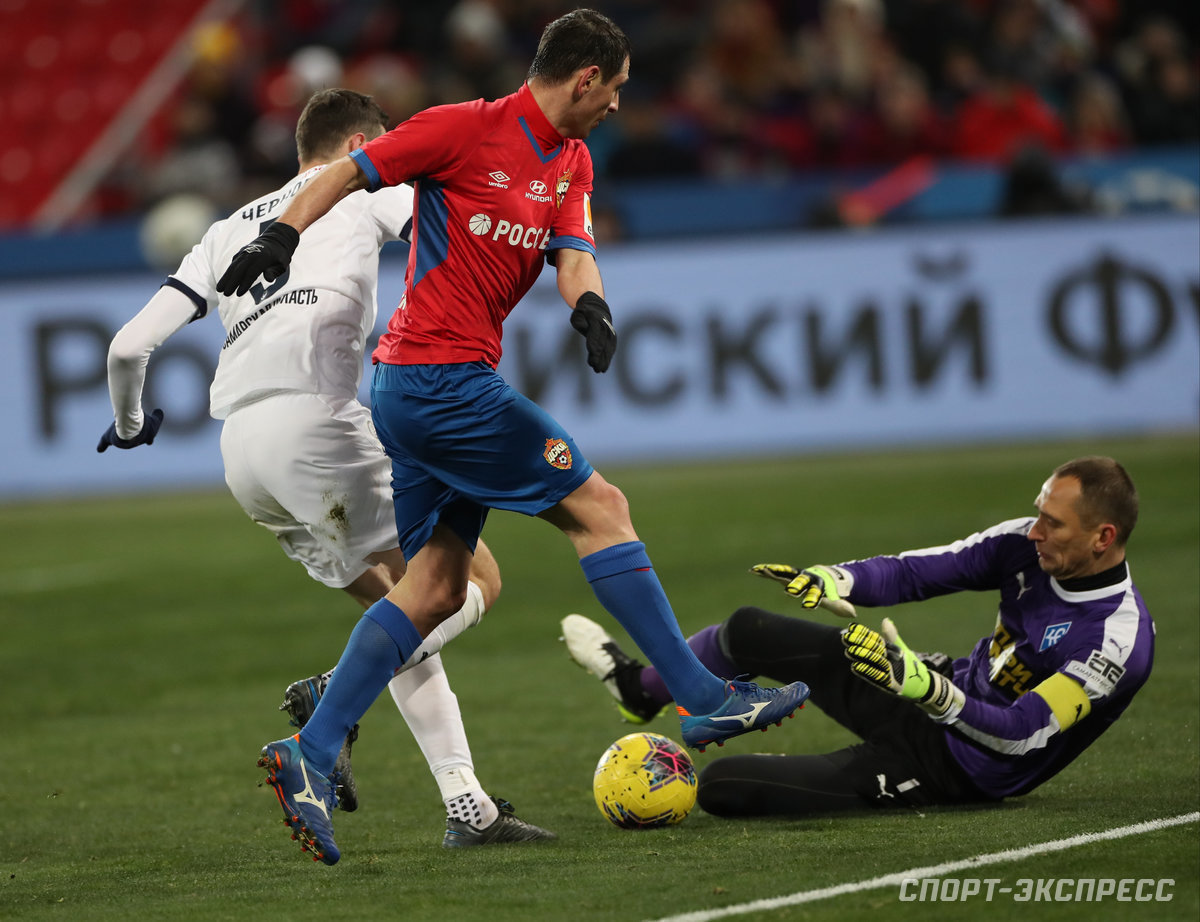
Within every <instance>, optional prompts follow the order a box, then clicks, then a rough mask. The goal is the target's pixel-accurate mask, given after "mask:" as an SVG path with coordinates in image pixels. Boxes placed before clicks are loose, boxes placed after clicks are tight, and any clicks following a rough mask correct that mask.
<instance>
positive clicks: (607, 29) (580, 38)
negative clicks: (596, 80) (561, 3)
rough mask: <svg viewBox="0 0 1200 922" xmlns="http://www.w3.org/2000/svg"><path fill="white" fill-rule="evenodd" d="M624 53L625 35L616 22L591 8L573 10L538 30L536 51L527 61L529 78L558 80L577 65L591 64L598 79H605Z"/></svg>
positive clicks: (622, 61)
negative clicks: (528, 63)
mask: <svg viewBox="0 0 1200 922" xmlns="http://www.w3.org/2000/svg"><path fill="white" fill-rule="evenodd" d="M628 57H629V39H628V38H626V37H625V33H624V32H622V31H621V28H620V26H618V25H617V24H616V23H615V22H613V21H612V20H611V19H609V18H608V17H607V16H605V15H604V14H603V13H597V12H596V11H595V10H586V9H585V10H574V11H573V12H570V13H567V14H565V15H563V16H560V17H558V19H556V20H554V22H552V23H550V25H548V26H546V28H545V29H544V30H543V31H542V38H541V40H540V41H539V42H538V49H537V54H535V55H534V57H533V63H532V64H531V65H529V79H531V80H532V79H534V78H535V77H536V78H539V79H542V80H545V81H547V82H548V83H555V84H557V83H562V82H563V81H564V80H567V79H568V78H570V76H571V74H573V73H575V71H577V70H579V69H580V68H581V67H588V66H590V65H592V64H595V65H596V66H597V67H599V68H600V79H601V81H602V82H604V83H608V81H609V80H611V79H612V78H613V77H615V76H616V75H617V74H619V73H620V72H621V68H622V67H623V66H624V64H625V59H626V58H628Z"/></svg>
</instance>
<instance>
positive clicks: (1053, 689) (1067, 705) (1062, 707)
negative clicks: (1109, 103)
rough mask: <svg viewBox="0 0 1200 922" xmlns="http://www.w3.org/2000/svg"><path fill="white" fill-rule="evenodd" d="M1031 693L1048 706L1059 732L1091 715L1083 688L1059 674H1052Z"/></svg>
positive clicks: (1089, 705) (1089, 703) (1090, 705)
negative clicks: (1056, 722)
mask: <svg viewBox="0 0 1200 922" xmlns="http://www.w3.org/2000/svg"><path fill="white" fill-rule="evenodd" d="M1033 692H1034V693H1035V694H1037V696H1038V697H1039V698H1041V699H1042V700H1043V701H1045V702H1046V704H1048V705H1049V706H1050V710H1051V711H1052V712H1053V713H1054V717H1055V719H1056V720H1057V721H1058V728H1059V729H1060V730H1066V729H1067V728H1069V727H1073V726H1074V725H1075V724H1077V723H1079V721H1081V720H1083V718H1085V717H1087V716H1088V714H1090V713H1091V710H1092V702H1091V701H1090V700H1089V699H1088V696H1087V692H1086V691H1085V690H1084V688H1083V686H1082V685H1080V684H1079V683H1078V682H1076V681H1075V680H1074V679H1072V678H1070V677H1069V676H1066V675H1064V674H1063V673H1061V672H1056V673H1054V675H1052V676H1050V678H1048V679H1046V680H1045V681H1044V682H1042V684H1041V685H1038V686H1037V687H1036V688H1034V689H1033Z"/></svg>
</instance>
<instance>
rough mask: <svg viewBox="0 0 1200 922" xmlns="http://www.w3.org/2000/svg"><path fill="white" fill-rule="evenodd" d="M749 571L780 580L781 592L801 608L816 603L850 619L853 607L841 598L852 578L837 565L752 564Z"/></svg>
mask: <svg viewBox="0 0 1200 922" xmlns="http://www.w3.org/2000/svg"><path fill="white" fill-rule="evenodd" d="M750 572H751V573H757V574H758V575H759V576H762V577H765V578H767V579H773V580H775V581H776V582H778V583H783V588H784V591H785V592H787V594H788V595H790V596H791V597H792V598H795V599H799V600H800V607H801V608H816V607H817V606H818V605H820V606H821V607H822V608H825V609H828V610H829V611H831V612H833V613H834V614H835V615H838V616H839V617H842V618H853V617H854V616H855V614H856V612H855V611H854V606H853V605H851V604H850V603H849V602H848V601H847V600H846V599H845V598H844V597H845V596H847V595H849V594H850V589H851V588H852V587H853V586H854V577H853V576H852V575H851V574H850V573H849V571H847V570H843V569H840V568H839V567H828V566H814V567H807V568H805V569H803V570H797V569H796V568H795V567H792V566H789V565H788V564H786V563H756V564H755V565H754V566H752V567H751V568H750Z"/></svg>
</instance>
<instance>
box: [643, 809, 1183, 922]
mask: <svg viewBox="0 0 1200 922" xmlns="http://www.w3.org/2000/svg"><path fill="white" fill-rule="evenodd" d="M1197 821H1200V812H1198V813H1182V814H1180V815H1179V816H1171V817H1165V818H1163V819H1157V820H1150V821H1148V822H1145V823H1135V824H1134V825H1132V826H1120V827H1117V828H1115V829H1106V830H1105V831H1104V832H1085V833H1083V834H1082V835H1078V836H1071V837H1070V838H1069V839H1055V840H1054V841H1053V842H1041V843H1039V844H1037V845H1027V846H1025V847H1024V848H1010V849H1007V850H1005V851H1002V852H992V853H991V854H988V855H976V856H975V857H973V858H963V859H960V860H958V861H947V862H946V863H945V864H933V865H929V866H928V867H923V868H909V869H908V870H907V871H898V872H897V873H895V874H887V875H884V876H883V877H872V878H871V879H870V880H859V881H854V882H853V883H847V884H837V885H836V886H833V887H822V888H820V889H818V890H803V891H801V892H799V893H792V894H788V895H787V896H776V897H771V898H769V899H762V900H754V901H753V902H751V903H740V904H738V905H736V906H723V907H721V908H720V909H703V910H698V911H696V912H685V913H682V914H680V915H677V916H663V917H662V918H660V919H655V920H653V922H710V920H712V919H725V918H728V917H730V916H740V915H745V914H746V913H750V912H761V911H769V910H772V909H782V908H783V907H785V906H798V905H800V904H801V903H814V902H816V901H817V900H825V899H829V898H830V897H834V896H845V895H846V894H848V893H861V892H862V891H864V890H878V889H879V888H881V887H899V886H900V885H902V884H903V883H904V881H905V880H909V879H923V878H927V877H942V876H943V875H946V874H951V873H953V872H954V871H964V870H967V869H975V868H981V867H985V866H987V865H989V864H1003V863H1005V862H1008V861H1020V860H1021V859H1022V858H1029V857H1031V856H1033V855H1045V854H1048V853H1050V852H1061V851H1065V850H1066V849H1068V848H1075V847H1076V846H1079V845H1090V844H1091V843H1093V842H1105V841H1108V840H1111V839H1123V838H1125V837H1126V836H1138V835H1142V834H1143V833H1147V832H1155V831H1157V830H1160V829H1168V828H1170V827H1171V826H1180V825H1183V824H1184V823H1195V822H1197Z"/></svg>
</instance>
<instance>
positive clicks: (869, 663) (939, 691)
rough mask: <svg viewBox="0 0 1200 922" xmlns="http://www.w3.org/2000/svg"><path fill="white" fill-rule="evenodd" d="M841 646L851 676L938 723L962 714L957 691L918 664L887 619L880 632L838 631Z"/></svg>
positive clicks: (853, 628) (856, 626)
mask: <svg viewBox="0 0 1200 922" xmlns="http://www.w3.org/2000/svg"><path fill="white" fill-rule="evenodd" d="M842 644H843V645H844V646H845V648H846V658H847V659H848V660H850V668H851V669H852V670H853V671H854V674H855V675H857V676H858V677H859V678H860V679H863V680H865V681H867V682H870V683H871V684H872V685H874V686H876V687H877V688H881V689H883V690H884V691H886V692H890V693H891V694H893V695H896V696H897V697H900V698H907V699H909V700H910V701H913V702H915V703H916V705H917V706H918V707H919V708H921V709H922V710H924V711H925V712H926V713H927V714H929V716H930V717H932V718H933V719H934V720H936V721H937V722H938V723H949V722H950V721H951V720H953V719H954V718H955V717H957V716H958V712H959V711H961V710H962V708H963V704H964V703H965V702H966V698H965V696H964V695H963V693H962V691H961V689H959V688H958V687H957V686H956V685H955V684H954V683H953V682H951V681H950V680H949V679H948V678H946V677H945V676H944V675H942V674H941V673H939V672H935V671H931V670H930V669H929V668H928V667H927V666H926V665H925V664H924V663H923V662H921V660H920V659H919V658H918V656H917V654H915V653H914V652H913V651H912V650H911V649H909V647H908V644H906V643H905V642H904V641H903V640H901V639H900V635H899V633H897V631H896V625H894V624H893V623H892V620H891V619H890V618H884V619H883V626H882V632H879V631H873V630H871V629H870V628H869V627H867V626H866V625H864V624H858V623H855V624H851V625H850V626H849V627H848V628H846V629H845V630H844V631H842Z"/></svg>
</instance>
